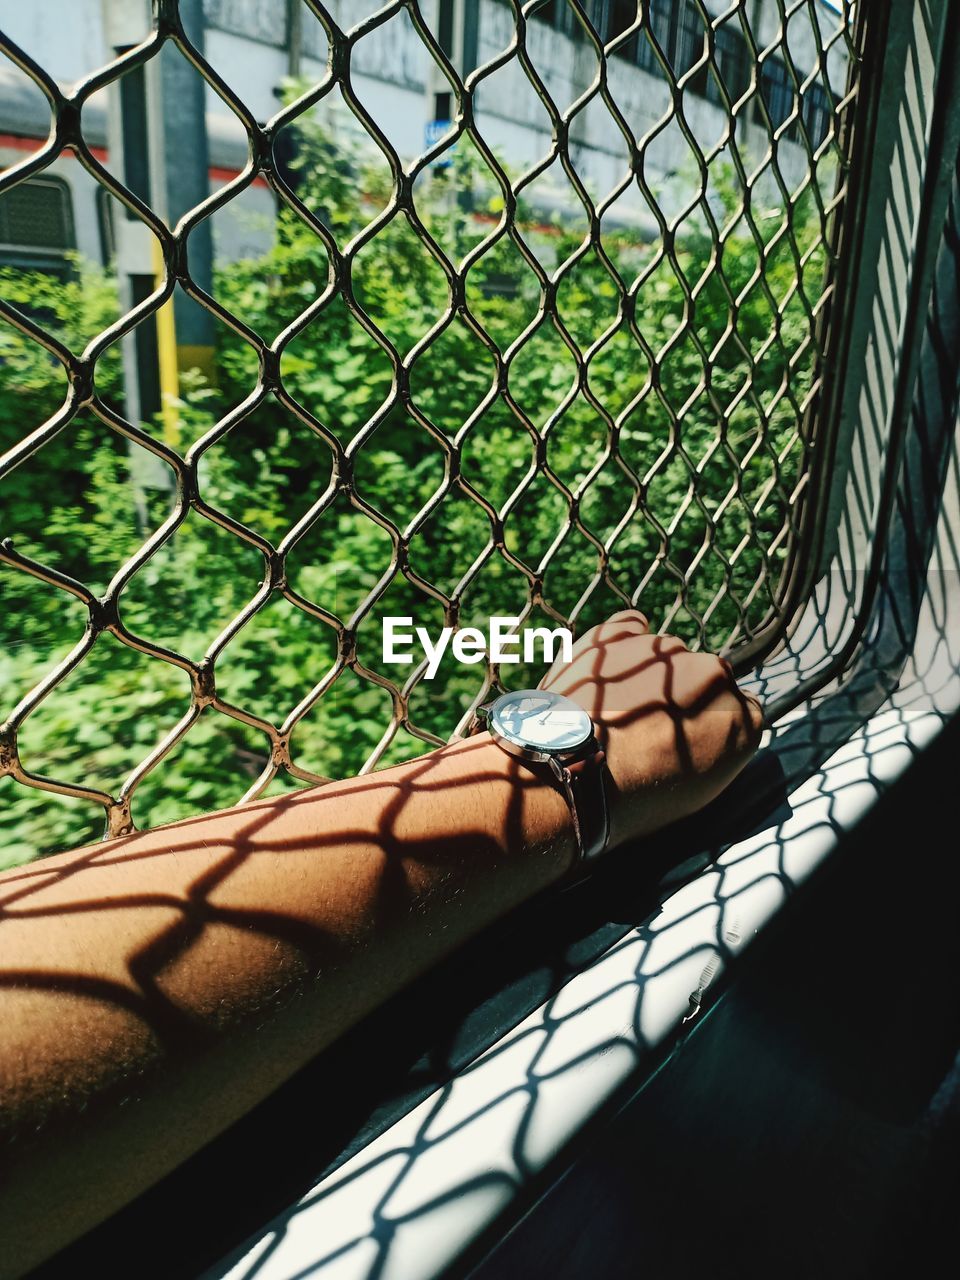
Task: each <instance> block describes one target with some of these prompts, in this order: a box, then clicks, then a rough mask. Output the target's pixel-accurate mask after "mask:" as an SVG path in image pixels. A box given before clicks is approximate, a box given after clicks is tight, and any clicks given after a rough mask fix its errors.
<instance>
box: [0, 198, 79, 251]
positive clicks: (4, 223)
mask: <svg viewBox="0 0 960 1280" xmlns="http://www.w3.org/2000/svg"><path fill="white" fill-rule="evenodd" d="M76 247H77V239H76V233H75V231H74V225H73V204H72V201H71V199H70V188H69V187H68V186H67V184H66V183H65V182H63V181H62V180H61V179H59V178H50V177H43V178H30V179H28V180H27V181H26V182H20V183H17V185H16V186H14V187H11V188H10V190H9V191H7V192H5V193H4V195H3V196H0V264H3V265H4V266H14V267H25V268H29V269H31V270H35V271H52V272H55V273H56V274H57V275H66V273H67V271H68V270H69V264H68V262H67V254H68V252H69V251H70V250H72V249H76Z"/></svg>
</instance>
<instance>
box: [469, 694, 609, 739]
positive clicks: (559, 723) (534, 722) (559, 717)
mask: <svg viewBox="0 0 960 1280" xmlns="http://www.w3.org/2000/svg"><path fill="white" fill-rule="evenodd" d="M488 724H489V726H490V729H491V732H492V733H494V734H495V735H496V736H497V737H499V738H506V740H507V741H508V742H512V743H514V744H515V745H516V746H518V747H527V748H530V749H532V750H535V751H573V750H574V749H575V748H577V747H582V746H583V744H584V743H585V742H588V741H589V740H590V738H591V737H592V736H593V721H592V720H591V719H590V717H589V716H588V715H587V713H586V711H584V709H583V707H581V706H580V704H579V703H577V702H574V701H573V700H572V699H570V698H564V697H563V696H562V695H561V694H559V693H550V692H548V691H547V690H545V689H521V690H520V691H519V692H517V693H504V694H502V695H501V696H500V697H499V698H497V700H496V701H495V702H494V703H493V704H492V705H491V707H490V710H489V712H488Z"/></svg>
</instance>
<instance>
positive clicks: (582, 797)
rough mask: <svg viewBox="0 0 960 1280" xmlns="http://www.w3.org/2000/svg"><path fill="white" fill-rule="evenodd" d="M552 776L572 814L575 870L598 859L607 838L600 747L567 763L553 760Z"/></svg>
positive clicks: (605, 796) (602, 756)
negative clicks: (575, 852) (576, 855)
mask: <svg viewBox="0 0 960 1280" xmlns="http://www.w3.org/2000/svg"><path fill="white" fill-rule="evenodd" d="M554 764H555V770H554V771H555V773H556V775H557V777H558V778H559V780H560V781H561V783H562V784H563V787H564V790H565V791H566V794H567V801H568V803H569V805H570V812H571V813H572V815H573V825H574V832H575V834H576V837H577V845H578V848H579V857H578V859H577V867H576V868H575V870H576V869H581V870H582V867H583V864H584V863H585V862H589V861H590V860H591V859H592V858H596V857H598V856H599V855H600V854H601V853H603V851H604V849H605V848H606V847H607V841H608V840H609V838H610V811H609V808H608V806H607V793H606V787H605V786H604V774H605V772H606V768H605V764H606V756H605V755H604V753H603V750H602V748H600V747H597V748H596V750H595V751H593V752H591V753H590V754H589V755H586V756H584V757H583V758H582V759H581V760H575V761H573V762H572V763H571V764H563V763H561V762H560V761H555V762H554Z"/></svg>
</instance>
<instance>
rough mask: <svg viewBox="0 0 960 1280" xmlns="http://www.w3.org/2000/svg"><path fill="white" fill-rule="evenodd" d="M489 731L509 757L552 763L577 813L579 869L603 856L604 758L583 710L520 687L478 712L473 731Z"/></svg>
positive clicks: (606, 832) (606, 834)
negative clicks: (593, 859) (600, 855)
mask: <svg viewBox="0 0 960 1280" xmlns="http://www.w3.org/2000/svg"><path fill="white" fill-rule="evenodd" d="M484 729H487V730H489V732H490V736H491V737H492V738H493V740H494V742H496V743H497V744H498V745H499V746H500V747H502V748H503V750H504V751H507V752H509V753H510V755H512V756H517V757H518V758H519V759H521V760H523V761H525V762H526V763H528V764H531V765H537V764H545V765H547V766H548V767H549V770H550V772H551V774H552V776H553V777H554V778H555V779H556V781H557V782H559V783H560V786H561V788H562V790H563V794H564V796H565V797H566V800H567V803H568V804H569V806H570V812H571V814H572V815H573V830H574V834H575V835H576V838H577V848H578V851H579V856H578V858H577V862H576V868H580V869H582V866H583V864H584V863H585V862H588V861H590V860H591V859H592V858H596V857H597V856H598V855H599V854H601V853H603V851H604V849H605V848H606V847H607V841H608V840H609V838H610V814H609V810H608V808H607V796H606V791H605V789H604V774H605V773H606V769H605V767H604V761H605V756H604V753H603V749H602V748H601V746H600V744H599V743H598V742H597V737H596V733H595V731H594V725H593V721H592V720H591V719H590V717H589V716H588V715H587V713H586V711H584V709H583V707H581V706H580V704H579V703H578V702H574V701H573V699H572V698H565V697H563V695H562V694H559V693H551V692H550V691H549V690H547V689H521V690H519V691H518V692H516V693H504V694H501V696H500V697H499V698H496V699H494V701H493V702H489V703H487V704H486V705H485V706H482V707H478V708H477V711H476V714H475V716H474V719H473V722H472V724H471V726H470V731H471V733H480V732H482V731H483V730H484Z"/></svg>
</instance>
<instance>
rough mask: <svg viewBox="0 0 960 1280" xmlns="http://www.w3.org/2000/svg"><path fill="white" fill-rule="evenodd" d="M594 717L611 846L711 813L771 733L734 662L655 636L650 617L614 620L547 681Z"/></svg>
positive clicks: (580, 644) (587, 637)
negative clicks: (603, 761)
mask: <svg viewBox="0 0 960 1280" xmlns="http://www.w3.org/2000/svg"><path fill="white" fill-rule="evenodd" d="M540 683H541V687H542V688H544V689H551V690H553V691H554V692H555V693H562V694H565V695H566V696H567V697H568V698H573V699H574V701H576V702H579V703H580V705H581V706H582V707H583V708H584V709H585V710H586V711H587V712H588V713H589V714H590V716H591V718H592V719H593V722H594V724H595V725H596V728H597V736H598V738H599V740H600V744H601V746H602V747H603V749H604V751H605V752H606V756H607V764H608V767H609V772H610V776H609V780H608V782H612V786H608V794H609V797H610V801H611V831H610V843H611V845H616V844H620V843H622V842H623V841H625V840H630V839H633V838H635V837H637V836H640V835H644V834H647V833H648V832H651V831H654V830H656V829H657V828H658V827H661V826H665V825H666V824H667V823H669V822H673V821H676V819H678V818H682V817H685V816H686V815H687V814H690V813H693V812H695V811H696V810H697V809H700V808H702V807H703V806H704V805H705V804H707V802H708V801H710V800H712V799H713V798H714V796H716V795H718V794H719V792H720V791H722V790H723V788H724V787H725V786H727V784H728V783H729V782H730V781H732V779H733V778H734V777H735V776H736V775H737V774H738V773H739V772H740V770H741V769H742V768H743V766H744V765H745V764H746V762H747V761H748V760H749V758H750V756H751V755H752V754H753V753H754V751H755V750H756V748H757V745H758V743H759V740H760V734H761V730H762V727H763V713H762V710H761V707H760V703H759V702H758V701H757V699H756V698H754V697H753V696H752V695H751V694H748V693H744V692H743V691H742V690H741V689H739V688H738V687H737V684H736V681H735V680H734V678H733V671H732V669H731V667H730V664H729V663H728V662H726V661H725V660H724V659H722V658H718V657H716V656H715V655H713V654H709V653H691V652H690V650H689V649H687V647H686V645H685V644H684V643H683V641H682V640H678V639H677V638H676V637H675V636H652V635H651V634H650V628H649V624H648V623H647V620H646V618H645V617H644V616H643V614H642V613H639V612H637V611H636V610H633V609H628V610H625V611H624V612H622V613H615V614H614V615H613V616H612V617H611V618H610V619H608V621H606V622H604V623H601V624H600V625H599V626H596V627H594V628H593V629H592V630H590V631H588V632H586V633H585V634H584V635H583V636H581V638H580V639H579V640H578V641H577V643H576V645H575V646H574V649H573V658H572V661H571V662H570V663H567V664H563V663H554V665H553V666H552V667H551V668H550V670H549V671H548V672H547V674H546V676H545V677H544V678H543V680H542V681H541V682H540Z"/></svg>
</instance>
